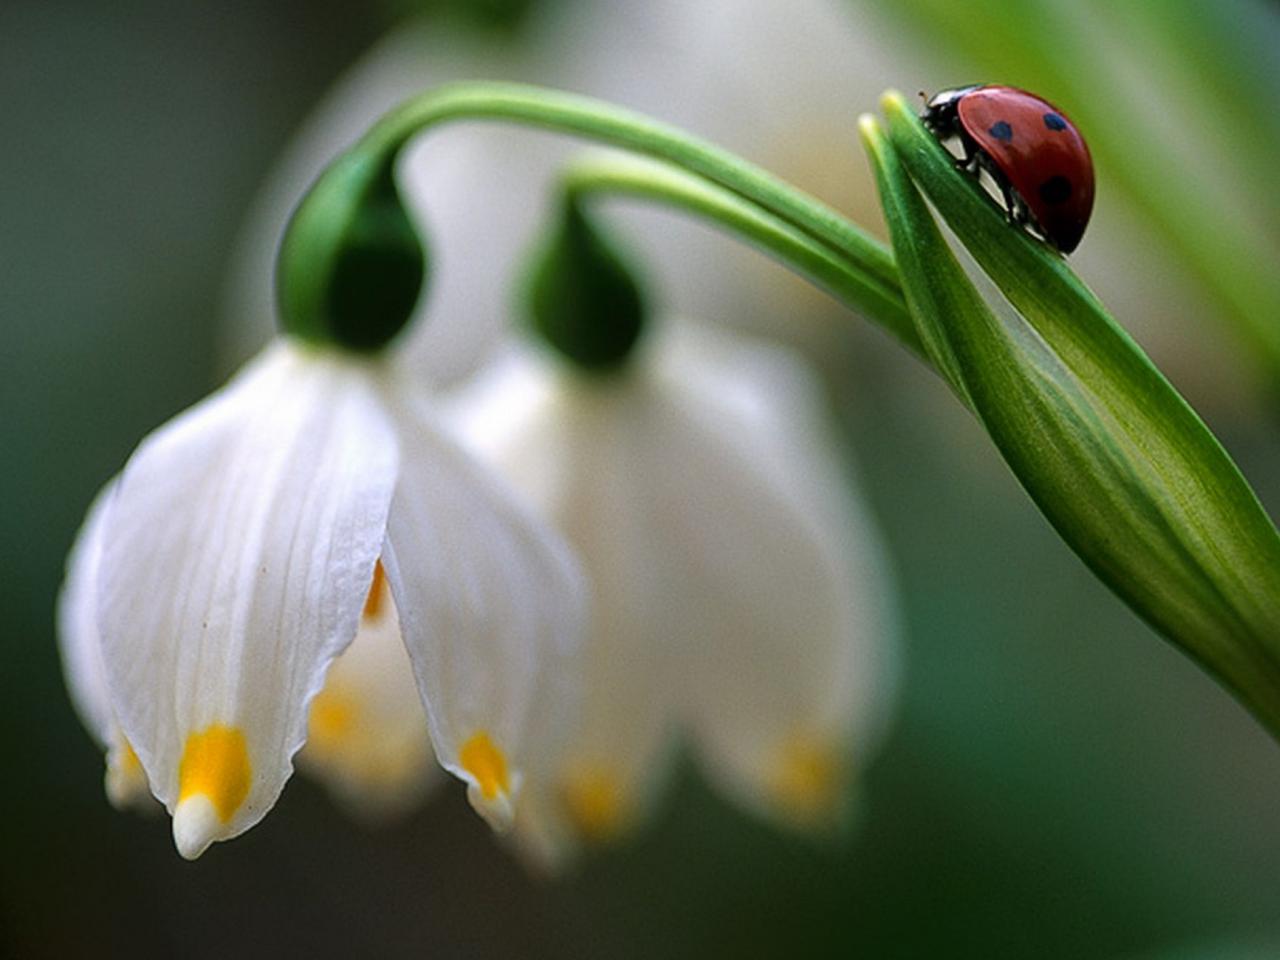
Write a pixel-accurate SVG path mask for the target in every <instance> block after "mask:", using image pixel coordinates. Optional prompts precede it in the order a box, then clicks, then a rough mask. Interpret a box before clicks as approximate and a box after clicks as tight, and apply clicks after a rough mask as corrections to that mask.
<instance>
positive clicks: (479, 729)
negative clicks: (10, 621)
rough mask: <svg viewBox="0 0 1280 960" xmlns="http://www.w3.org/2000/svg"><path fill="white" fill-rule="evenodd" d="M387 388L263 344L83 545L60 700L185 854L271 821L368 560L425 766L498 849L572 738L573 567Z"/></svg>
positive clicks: (126, 790)
mask: <svg viewBox="0 0 1280 960" xmlns="http://www.w3.org/2000/svg"><path fill="white" fill-rule="evenodd" d="M394 371H395V368H394V367H393V366H392V365H391V364H389V363H388V362H387V361H386V360H385V359H382V358H366V357H360V356H357V355H354V354H348V353H345V352H343V351H341V350H338V349H333V348H321V347H316V346H310V345H305V344H302V343H300V342H295V341H293V340H291V339H288V338H284V339H281V340H279V341H277V342H276V343H274V344H273V345H271V346H270V347H268V349H267V350H266V351H265V352H264V353H263V354H262V355H261V356H260V357H259V358H258V359H256V360H255V361H253V362H252V363H251V364H250V365H249V366H248V367H247V368H246V369H245V370H244V371H242V372H241V373H240V374H239V375H238V376H236V377H235V378H234V379H233V380H232V381H231V382H230V383H229V384H228V385H227V386H226V387H224V388H223V389H222V390H220V391H218V392H217V393H215V394H214V395H212V396H211V397H209V398H208V399H206V400H205V401H203V402H201V403H199V404H197V405H196V406H195V407H193V408H192V409H190V410H189V411H187V412H186V413H184V414H182V415H180V416H179V417H177V418H175V419H174V420H173V421H171V422H170V423H168V424H166V425H165V426H163V427H161V428H160V429H158V430H157V431H155V432H154V433H153V434H152V435H151V436H150V437H148V438H147V439H146V440H144V441H143V442H142V444H141V445H140V446H139V448H138V449H137V451H136V452H135V453H134V454H133V456H132V457H130V459H129V462H128V463H127V464H126V465H125V468H124V470H123V471H122V473H121V474H120V476H119V477H118V478H117V479H116V480H114V481H113V482H112V484H111V485H109V487H108V489H107V490H106V491H105V492H104V493H103V494H102V495H101V497H100V498H99V500H98V502H97V503H96V504H95V507H94V509H93V510H92V511H91V513H90V516H89V519H88V521H87V522H86V525H85V527H84V529H83V530H82V531H81V535H80V540H79V542H78V544H77V546H76V548H75V550H74V551H73V556H72V560H71V563H70V565H69V576H68V581H67V583H66V585H65V586H64V591H63V597H62V601H61V625H62V642H63V650H64V655H65V662H66V667H67V672H68V676H69V681H70V686H71V689H72V692H73V697H74V698H75V700H76V702H77V704H78V706H79V707H80V710H81V712H82V714H83V715H84V718H85V720H86V724H87V725H88V726H89V728H90V730H91V731H92V732H93V733H94V734H95V736H97V737H98V738H99V739H100V740H101V742H102V743H103V745H104V747H105V748H106V749H107V751H108V765H109V772H108V784H109V790H111V791H112V794H113V797H115V798H117V799H120V798H124V797H128V796H133V795H136V794H137V793H138V792H139V789H138V782H139V781H138V780H137V779H136V774H135V773H134V772H133V766H132V764H133V763H134V759H133V758H136V763H137V766H138V768H140V770H141V771H143V772H144V773H145V777H146V780H147V781H148V782H149V786H150V790H151V792H152V793H153V794H154V795H155V797H156V798H157V799H159V800H160V802H161V803H163V804H164V806H165V807H166V808H167V809H168V810H169V812H170V813H171V814H172V815H173V832H174V839H175V841H176V843H177V846H178V849H179V851H180V852H181V853H182V854H183V856H186V857H189V858H190V857H195V856H198V855H199V854H200V853H201V852H202V851H203V850H204V849H205V848H206V847H207V846H208V845H209V843H210V842H212V841H214V840H220V839H226V838H228V837H232V836H235V835H237V834H239V833H242V832H243V831H244V830H247V829H248V828H249V827H251V826H252V825H253V824H254V823H256V822H257V821H258V820H259V819H261V818H262V816H263V815H264V814H265V813H266V812H267V811H268V810H269V809H270V808H271V806H272V805H273V804H274V803H275V801H276V798H277V797H278V796H279V794H280V791H281V789H282V788H283V787H284V783H285V781H286V780H287V779H288V777H289V775H290V773H291V771H292V758H293V756H294V754H295V753H297V751H298V750H299V748H300V747H301V746H302V745H303V742H304V740H305V739H306V736H307V728H308V719H309V715H311V709H312V702H313V699H314V698H315V697H316V695H317V693H318V692H319V691H320V690H321V688H322V687H323V686H324V684H325V677H326V671H327V670H328V668H329V666H330V664H331V663H332V662H333V661H334V659H335V658H336V657H338V655H339V654H341V653H342V652H343V650H344V649H346V648H347V646H348V645H349V644H350V643H351V642H352V640H353V638H355V637H356V635H357V632H358V630H359V628H360V626H361V621H362V615H363V613H364V612H365V611H366V605H367V603H368V602H369V595H370V593H371V589H372V590H373V592H375V596H376V595H377V594H376V590H377V585H376V584H374V580H375V570H376V569H378V565H379V562H380V563H381V569H382V570H384V571H385V577H386V581H387V584H388V587H389V590H390V597H389V598H387V599H388V600H389V601H390V602H391V603H392V604H393V605H394V610H395V613H396V616H397V617H398V622H399V632H400V633H401V634H402V635H403V639H404V644H405V648H406V650H407V659H408V661H409V664H411V669H412V673H413V675H414V677H415V678H416V681H417V687H418V690H419V692H420V693H421V696H422V701H423V704H424V706H425V708H426V715H427V717H428V726H429V729H430V732H431V737H432V741H433V743H434V748H435V753H436V756H437V757H438V758H439V761H440V763H441V764H442V765H443V766H444V767H445V768H446V769H448V770H449V771H451V772H452V773H454V774H455V775H457V776H458V777H460V778H461V779H463V780H464V781H465V782H466V783H467V784H468V795H469V797H470V798H471V800H472V802H473V804H474V805H475V806H476V808H477V810H478V811H479V812H480V813H481V814H483V815H484V816H485V817H486V818H487V819H489V820H490V822H491V823H493V824H494V825H495V826H496V827H505V826H506V825H508V824H509V823H510V822H511V820H512V817H513V809H514V803H515V797H516V794H517V791H518V790H519V787H520V783H521V780H522V778H523V776H524V771H525V769H526V768H527V767H529V766H530V765H537V764H545V762H546V761H545V760H544V759H543V758H541V757H538V756H537V755H536V754H537V751H546V750H551V749H553V746H554V743H555V736H554V732H555V731H556V730H557V729H558V726H559V725H560V724H562V723H563V722H565V720H566V719H567V717H566V716H565V714H564V712H563V710H562V707H561V705H566V706H565V708H564V709H568V708H570V707H571V705H572V703H573V696H572V693H573V685H574V683H575V677H574V675H573V666H574V660H573V649H574V646H575V644H576V642H577V637H578V633H579V630H580V621H581V618H582V616H583V610H584V603H583V596H582V589H581V585H580V582H579V574H578V572H577V569H576V566H575V563H574V561H573V560H572V558H571V556H570V554H569V553H568V552H567V551H566V550H565V549H564V547H563V545H562V544H561V542H560V541H559V539H558V538H556V537H555V536H554V535H553V534H552V533H550V531H548V530H547V529H545V528H544V527H543V526H542V525H541V524H540V523H539V522H537V521H536V520H534V519H533V518H532V517H531V516H530V515H528V514H527V513H526V512H525V511H524V510H523V509H522V508H521V507H520V506H519V505H518V503H517V501H516V500H515V499H514V498H513V496H512V495H511V494H510V492H509V491H508V489H507V488H506V487H505V486H504V485H503V484H502V483H501V482H500V481H498V480H497V479H496V478H494V477H493V476H491V475H490V474H489V472H487V471H486V470H484V469H482V468H481V467H479V466H478V465H477V464H475V463H474V462H473V460H472V459H471V458H470V457H469V456H468V455H467V454H465V453H464V452H463V451H461V450H460V449H459V448H458V447H457V446H456V445H455V444H454V443H452V442H451V441H450V440H448V439H447V438H446V437H445V435H444V433H443V431H442V430H441V429H440V428H439V427H438V426H437V425H436V423H435V422H434V420H433V418H432V414H431V412H430V410H429V408H428V404H427V402H426V398H425V397H424V396H422V395H421V392H420V390H419V389H418V387H417V385H416V383H414V382H410V381H407V380H406V379H404V378H403V377H402V376H400V375H398V374H397V373H395V372H394ZM393 629H394V628H393ZM406 666H408V664H406ZM344 672H345V671H344ZM334 683H335V684H336V685H337V686H338V687H341V685H342V684H343V683H345V680H344V677H343V675H342V673H339V674H338V675H336V676H335V677H334ZM320 706H321V708H323V700H322V701H321V705H320ZM312 725H313V728H314V727H315V723H314V719H313V723H312ZM320 739H323V735H322V736H321V738H320ZM319 752H320V754H321V755H323V748H320V750H319ZM317 760H319V757H317Z"/></svg>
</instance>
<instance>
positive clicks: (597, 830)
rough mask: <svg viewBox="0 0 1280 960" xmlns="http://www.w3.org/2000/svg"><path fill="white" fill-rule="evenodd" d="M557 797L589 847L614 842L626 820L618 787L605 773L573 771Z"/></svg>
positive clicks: (625, 802) (624, 798) (610, 774)
mask: <svg viewBox="0 0 1280 960" xmlns="http://www.w3.org/2000/svg"><path fill="white" fill-rule="evenodd" d="M560 797H561V800H562V801H563V802H564V808H565V811H566V812H567V813H568V815H569V820H570V822H572V824H573V826H574V828H575V829H576V830H577V831H578V833H580V834H581V835H582V836H583V837H584V838H585V839H587V840H589V841H591V842H592V843H607V842H608V841H610V840H613V839H616V838H617V836H618V835H619V834H620V833H622V830H623V828H624V827H625V826H626V823H627V821H628V819H629V809H628V807H629V804H628V803H627V799H626V796H625V793H624V791H623V788H622V784H621V782H619V780H618V778H617V776H615V775H614V774H613V773H611V772H609V771H608V770H602V769H600V768H598V767H596V768H586V767H584V768H582V769H580V770H576V771H573V772H572V773H570V774H569V776H568V777H566V778H565V781H564V783H563V784H562V785H561V788H560Z"/></svg>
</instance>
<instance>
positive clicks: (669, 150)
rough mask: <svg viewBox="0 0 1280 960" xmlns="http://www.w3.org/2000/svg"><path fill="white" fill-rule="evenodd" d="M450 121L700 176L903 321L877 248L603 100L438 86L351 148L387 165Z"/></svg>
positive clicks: (775, 183)
mask: <svg viewBox="0 0 1280 960" xmlns="http://www.w3.org/2000/svg"><path fill="white" fill-rule="evenodd" d="M451 120H505V121H509V122H514V123H522V124H526V125H529V126H534V127H541V128H544V129H548V130H554V131H558V132H561V133H569V134H576V135H578V136H582V137H586V138H588V139H592V140H596V141H598V142H601V143H606V144H611V145H613V146H616V147H622V148H624V149H626V150H629V151H633V152H635V153H640V154H645V155H648V156H651V157H655V158H657V159H660V160H664V161H666V162H668V163H670V164H672V165H673V166H675V167H679V168H681V169H683V170H687V171H689V172H690V173H695V174H698V175H700V176H702V177H705V178H706V179H707V180H709V181H711V182H713V183H716V184H719V185H720V186H721V187H723V188H725V189H727V190H729V191H731V192H732V193H734V194H737V195H738V196H739V197H741V198H742V199H744V200H746V201H750V202H751V203H753V204H755V205H757V206H759V207H761V208H763V209H764V210H765V211H767V212H768V213H770V214H772V215H773V216H775V217H776V218H777V219H778V220H780V221H782V222H783V223H785V224H789V225H790V226H792V227H794V228H795V229H796V230H797V231H799V232H800V233H802V234H804V235H807V236H808V237H810V238H812V239H813V240H814V241H816V242H817V243H818V244H820V245H822V246H825V247H827V248H828V249H829V250H831V251H832V252H833V253H835V254H836V255H837V256H838V257H839V258H840V259H842V260H844V261H845V262H846V263H847V264H848V266H849V267H850V268H851V269H852V270H855V271H858V272H859V273H861V274H862V275H863V276H864V280H865V285H866V286H868V287H876V288H877V289H878V294H879V299H880V300H881V301H883V302H885V303H896V304H897V305H898V307H897V309H898V310H899V311H901V312H902V314H903V315H905V311H906V304H905V301H904V299H903V295H902V287H901V284H900V282H899V279H898V270H897V266H896V265H895V264H894V261H893V255H892V254H891V253H890V252H889V250H888V249H887V248H886V247H885V246H884V245H883V244H881V243H880V242H879V241H877V240H876V239H874V238H873V237H871V236H870V235H868V234H867V233H865V232H863V231H862V230H860V229H859V228H858V227H856V226H855V225H854V224H852V223H850V222H849V221H848V220H846V219H845V218H844V217H842V216H840V214H838V213H836V212H835V211H834V210H832V209H831V208H830V207H828V206H826V205H825V204H823V203H822V202H821V201H819V200H817V199H815V198H814V197H811V196H809V195H808V194H806V193H804V192H803V191H801V190H797V189H796V188H795V187H792V186H790V185H789V184H787V183H785V182H783V181H782V180H779V179H778V178H777V177H774V176H773V175H772V174H770V173H768V172H766V171H764V170H762V169H761V168H759V167H757V166H755V165H754V164H751V163H748V162H747V161H745V160H743V159H741V158H740V157H738V156H736V155H734V154H732V153H730V152H728V151H726V150H722V149H720V148H718V147H716V146H714V145H712V144H710V143H707V142H706V141H703V140H700V139H698V138H697V137H693V136H691V135H690V134H687V133H685V132H684V131H682V130H679V129H677V128H675V127H672V126H668V125H667V124H663V123H659V122H657V121H655V120H652V119H650V118H648V117H645V116H643V115H641V114H637V113H632V112H630V111H627V110H623V109H622V108H620V107H616V106H614V105H612V104H609V103H605V102H603V101H599V100H593V99H591V98H588V97H580V96H575V95H573V94H567V93H561V92H559V91H555V90H548V89H545V88H542V87H534V86H527V85H522V84H505V83H466V84H456V85H451V86H446V87H440V88H438V89H435V90H432V91H430V92H428V93H424V94H422V95H421V96H418V97H415V98H413V99H411V100H409V101H408V102H406V103H405V104H403V105H402V106H400V107H398V108H396V109H395V110H393V111H392V112H391V113H389V114H387V115H386V116H385V117H383V118H382V120H380V121H379V122H378V123H377V124H375V126H374V127H373V128H372V129H371V130H370V131H369V132H368V133H367V134H366V135H365V136H364V138H363V139H362V140H361V141H360V143H359V144H357V146H356V147H355V148H354V149H355V150H357V151H359V152H362V153H367V154H371V155H372V156H373V157H376V158H378V159H379V160H381V161H383V162H387V163H392V162H394V160H395V158H396V156H397V155H398V154H399V152H400V150H401V149H402V148H403V147H404V146H405V144H406V143H407V142H408V141H409V140H410V139H411V138H413V137H414V136H416V135H418V134H419V133H422V132H424V131H425V130H427V129H428V128H430V127H433V126H436V125H438V124H441V123H444V122H447V121H451ZM880 319H882V320H883V321H884V322H885V323H886V325H887V326H890V328H891V329H892V328H893V327H894V326H895V322H894V321H893V320H889V319H888V318H887V317H881V318H880Z"/></svg>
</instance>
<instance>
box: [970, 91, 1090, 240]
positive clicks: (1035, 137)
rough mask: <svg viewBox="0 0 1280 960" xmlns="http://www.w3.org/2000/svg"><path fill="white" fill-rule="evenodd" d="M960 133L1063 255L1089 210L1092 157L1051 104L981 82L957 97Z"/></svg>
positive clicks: (1079, 232) (1081, 230) (1080, 231)
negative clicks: (988, 160) (973, 144)
mask: <svg viewBox="0 0 1280 960" xmlns="http://www.w3.org/2000/svg"><path fill="white" fill-rule="evenodd" d="M956 111H957V114H958V116H959V119H960V124H961V126H962V127H963V128H964V131H965V132H966V133H967V134H968V135H969V136H970V137H972V138H973V140H974V141H975V142H976V143H977V144H978V146H979V147H981V148H982V149H983V151H984V152H986V154H987V155H988V156H989V157H990V158H991V161H992V162H993V163H994V164H995V166H996V167H997V168H998V169H999V170H1000V172H1001V173H1003V174H1004V175H1005V177H1007V178H1008V180H1009V183H1010V185H1011V186H1012V187H1013V189H1014V190H1016V191H1017V193H1018V195H1019V196H1020V197H1021V198H1022V200H1023V202H1024V203H1026V205H1027V208H1028V209H1029V210H1030V211H1031V214H1032V215H1033V216H1034V217H1035V218H1036V221H1037V222H1038V223H1039V225H1040V228H1041V229H1042V230H1043V232H1044V235H1045V237H1046V238H1047V239H1048V240H1049V242H1050V243H1052V244H1053V245H1054V246H1055V247H1057V248H1058V249H1059V250H1061V251H1062V252H1063V253H1070V252H1071V251H1072V250H1074V249H1075V248H1076V247H1077V246H1078V245H1079V243H1080V238H1081V237H1082V236H1083V235H1084V228H1085V226H1086V225H1087V224H1088V222H1089V214H1090V213H1091V212H1092V211H1093V190H1094V185H1093V160H1092V158H1091V157H1090V156H1089V147H1088V146H1087V145H1086V144H1085V142H1084V137H1082V136H1080V131H1078V130H1077V129H1076V128H1075V124H1073V123H1072V122H1071V121H1070V120H1068V119H1067V118H1066V116H1065V115H1064V114H1063V113H1062V111H1061V110H1059V109H1058V108H1057V107H1055V106H1053V104H1051V103H1049V102H1048V101H1047V100H1042V99H1040V98H1039V97H1037V96H1035V95H1034V94H1030V93H1027V92H1026V91H1025V90H1018V89H1017V88H1015V87H1002V86H995V85H992V86H983V87H978V88H976V89H974V90H970V91H969V92H967V93H965V94H964V95H963V96H961V97H960V98H959V102H958V103H957V105H956Z"/></svg>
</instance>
